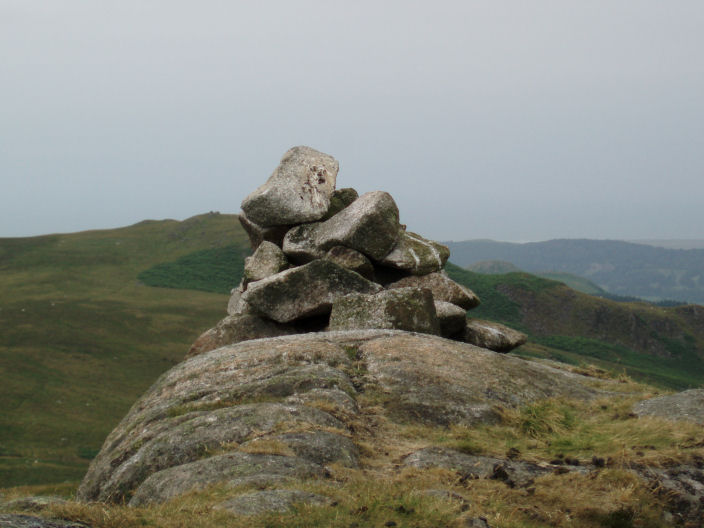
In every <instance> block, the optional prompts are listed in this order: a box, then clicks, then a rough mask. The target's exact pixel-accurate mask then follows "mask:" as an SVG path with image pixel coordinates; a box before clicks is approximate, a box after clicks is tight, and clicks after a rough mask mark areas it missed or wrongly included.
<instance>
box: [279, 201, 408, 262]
mask: <svg viewBox="0 0 704 528" xmlns="http://www.w3.org/2000/svg"><path fill="white" fill-rule="evenodd" d="M400 232H401V231H400V225H399V223H398V207H397V206H396V202H394V199H393V198H391V195H390V194H388V193H385V192H382V191H374V192H369V193H366V194H363V195H362V196H360V197H359V198H357V199H356V200H355V201H354V202H353V203H352V204H351V205H349V206H348V207H346V208H345V209H343V210H342V211H340V212H339V213H337V214H336V215H335V216H333V217H332V218H330V219H329V220H326V221H325V222H317V223H312V224H303V225H299V226H296V227H294V228H293V229H291V230H290V231H289V232H288V233H286V236H285V237H284V244H283V250H284V253H286V255H287V256H288V257H289V258H291V259H292V260H294V261H298V262H307V261H310V260H313V259H317V258H322V257H323V256H324V255H325V252H326V251H327V250H328V249H331V248H332V247H334V246H345V247H348V248H351V249H356V250H357V251H359V252H361V253H364V254H365V255H366V256H368V257H369V258H372V259H375V260H379V259H382V258H383V257H385V256H386V255H387V254H388V253H389V251H391V249H392V248H393V247H394V245H395V244H396V241H397V240H398V237H399V236H400Z"/></svg>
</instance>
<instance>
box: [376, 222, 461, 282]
mask: <svg viewBox="0 0 704 528" xmlns="http://www.w3.org/2000/svg"><path fill="white" fill-rule="evenodd" d="M449 257H450V250H449V249H448V248H447V246H444V245H442V244H440V243H439V242H434V241H432V240H428V239H427V238H423V237H422V236H420V235H418V234H416V233H410V232H406V231H402V232H401V235H400V236H399V237H398V241H397V242H396V245H394V247H393V248H392V249H391V251H390V252H389V253H388V254H387V255H386V256H384V257H383V258H381V259H379V260H378V263H379V264H381V265H382V266H390V267H392V268H397V269H400V270H404V271H407V272H409V273H411V274H413V275H427V274H428V273H433V272H436V271H440V270H441V269H442V268H443V267H444V266H445V263H446V262H447V259H448V258H449Z"/></svg>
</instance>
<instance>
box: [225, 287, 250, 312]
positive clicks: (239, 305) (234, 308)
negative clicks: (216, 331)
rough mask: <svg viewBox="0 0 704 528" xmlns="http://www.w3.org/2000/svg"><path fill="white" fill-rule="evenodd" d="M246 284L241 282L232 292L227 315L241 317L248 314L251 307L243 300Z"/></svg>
mask: <svg viewBox="0 0 704 528" xmlns="http://www.w3.org/2000/svg"><path fill="white" fill-rule="evenodd" d="M243 293H244V284H243V283H242V282H240V284H239V286H237V288H232V290H230V300H229V301H227V315H241V314H244V313H247V311H248V310H249V307H248V306H247V304H245V302H244V301H243V300H242V294H243Z"/></svg>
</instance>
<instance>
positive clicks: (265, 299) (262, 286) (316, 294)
mask: <svg viewBox="0 0 704 528" xmlns="http://www.w3.org/2000/svg"><path fill="white" fill-rule="evenodd" d="M379 290H381V286H379V285H378V284H375V283H373V282H371V281H369V280H367V279H365V278H364V277H362V276H361V275H359V274H358V273H355V272H353V271H350V270H348V269H346V268H343V267H342V266H339V265H337V264H335V263H334V262H331V261H329V260H315V261H313V262H310V263H309V264H305V265H303V266H299V267H296V268H292V269H288V270H286V271H282V272H281V273H277V274H276V275H272V276H271V277H268V278H266V279H263V280H260V281H257V282H253V283H252V284H250V285H249V286H248V288H247V291H245V292H244V293H243V294H242V300H243V301H244V302H246V303H247V304H249V305H250V306H251V307H252V308H253V309H254V310H256V311H257V312H258V313H260V314H263V315H265V316H266V317H268V318H269V319H273V320H274V321H277V322H279V323H287V322H290V321H294V320H296V319H302V318H306V317H310V316H313V315H320V314H327V313H329V312H330V309H331V307H332V303H333V302H334V301H335V300H337V299H339V298H340V297H342V296H344V295H347V294H349V293H375V292H378V291H379Z"/></svg>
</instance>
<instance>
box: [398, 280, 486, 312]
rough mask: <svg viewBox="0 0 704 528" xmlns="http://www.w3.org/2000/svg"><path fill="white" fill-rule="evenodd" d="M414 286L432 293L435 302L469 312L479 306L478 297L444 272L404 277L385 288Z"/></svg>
mask: <svg viewBox="0 0 704 528" xmlns="http://www.w3.org/2000/svg"><path fill="white" fill-rule="evenodd" d="M409 286H415V287H418V288H427V289H429V290H430V291H431V292H433V298H434V299H435V300H436V301H443V302H449V303H452V304H456V305H457V306H459V307H461V308H464V309H465V310H470V309H472V308H474V307H476V306H478V305H479V297H477V296H476V295H475V294H474V292H473V291H471V290H470V289H469V288H465V287H464V286H462V285H461V284H458V283H456V282H455V281H453V280H452V279H451V278H450V277H448V276H447V275H446V274H445V272H444V271H441V272H438V273H429V274H428V275H421V276H412V277H404V278H402V279H400V280H398V281H396V282H393V283H391V284H389V285H388V286H387V288H407V287H409Z"/></svg>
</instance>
